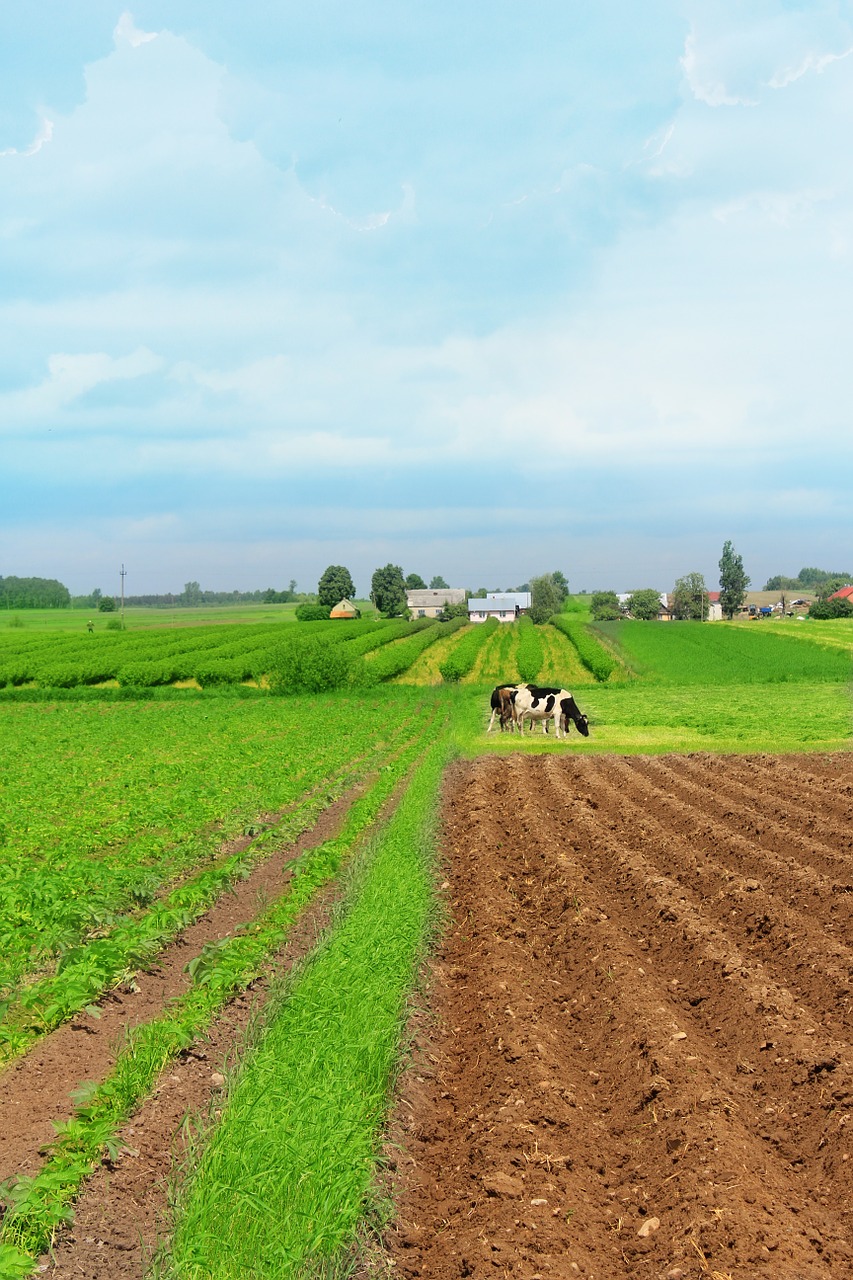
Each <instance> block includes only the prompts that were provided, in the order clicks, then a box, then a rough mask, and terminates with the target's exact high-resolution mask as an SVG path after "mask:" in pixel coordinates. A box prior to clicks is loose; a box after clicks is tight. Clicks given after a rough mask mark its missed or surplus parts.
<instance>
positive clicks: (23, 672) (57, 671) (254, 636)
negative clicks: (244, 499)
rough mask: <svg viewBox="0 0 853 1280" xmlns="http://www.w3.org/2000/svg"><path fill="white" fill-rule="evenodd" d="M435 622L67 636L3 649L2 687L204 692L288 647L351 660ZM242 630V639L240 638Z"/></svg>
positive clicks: (257, 671)
mask: <svg viewBox="0 0 853 1280" xmlns="http://www.w3.org/2000/svg"><path fill="white" fill-rule="evenodd" d="M431 625H435V624H433V623H432V621H431V620H430V619H420V620H418V621H417V622H387V623H386V622H377V621H374V620H366V621H355V622H348V621H343V622H333V623H329V622H319V623H310V622H309V623H299V624H290V625H289V626H282V625H270V624H267V625H253V624H246V625H244V626H237V627H229V628H228V632H227V634H226V633H223V631H222V630H221V629H219V628H207V629H198V630H193V629H188V628H187V629H182V630H181V631H175V630H167V631H158V632H144V633H128V634H120V633H118V634H107V633H104V634H98V635H96V636H87V637H84V638H82V640H81V638H80V637H78V636H74V635H72V636H68V635H64V634H60V635H54V636H51V637H49V638H47V639H46V638H45V637H43V636H39V637H34V638H33V640H32V642H30V643H29V644H19V645H18V647H17V649H10V647H9V646H4V647H2V648H0V686H3V685H6V686H20V685H23V684H29V683H34V684H36V685H38V686H40V687H43V688H59V689H67V688H75V687H79V686H84V685H95V684H105V683H107V682H108V681H116V682H117V683H118V684H119V685H121V686H122V687H135V688H152V687H157V686H163V685H170V684H175V683H177V682H179V681H192V680H194V681H196V682H197V683H198V684H200V685H202V686H203V687H208V686H221V685H226V684H239V683H240V682H242V681H249V680H253V681H255V682H260V681H261V680H262V679H264V678H266V677H268V676H269V675H270V674H271V672H273V671H274V670H275V663H276V656H277V654H279V653H280V652H281V651H282V649H283V648H284V649H291V648H296V647H312V648H318V649H323V650H328V651H330V652H331V651H332V650H333V649H340V651H341V653H342V654H345V655H346V657H347V663H350V662H352V661H353V660H354V659H355V658H357V657H360V656H362V655H363V654H366V653H368V652H370V651H371V650H372V649H375V648H379V647H381V646H382V645H384V644H388V643H390V642H392V641H394V640H396V639H398V638H399V637H400V636H407V635H413V634H417V633H419V632H421V631H422V630H423V629H424V627H428V626H431ZM235 633H236V634H235Z"/></svg>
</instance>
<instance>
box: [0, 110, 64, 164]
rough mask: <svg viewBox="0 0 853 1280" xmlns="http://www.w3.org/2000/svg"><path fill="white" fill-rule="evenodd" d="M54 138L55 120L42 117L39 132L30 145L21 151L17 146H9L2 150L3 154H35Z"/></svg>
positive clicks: (0, 153) (0, 154)
mask: <svg viewBox="0 0 853 1280" xmlns="http://www.w3.org/2000/svg"><path fill="white" fill-rule="evenodd" d="M52 139H53V121H52V120H48V119H47V117H44V118H43V119H42V122H41V124H40V125H39V128H38V132H37V133H36V136H35V137H34V138H33V140H32V142H31V143H30V145H29V146H28V147H24V149H23V150H22V151H19V150H18V149H17V147H7V148H6V150H5V151H0V157H2V156H35V155H38V153H39V151H41V149H42V147H43V146H45V145H46V144H47V143H48V142H50V141H51V140H52Z"/></svg>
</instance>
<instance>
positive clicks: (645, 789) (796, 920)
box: [613, 761, 853, 1022]
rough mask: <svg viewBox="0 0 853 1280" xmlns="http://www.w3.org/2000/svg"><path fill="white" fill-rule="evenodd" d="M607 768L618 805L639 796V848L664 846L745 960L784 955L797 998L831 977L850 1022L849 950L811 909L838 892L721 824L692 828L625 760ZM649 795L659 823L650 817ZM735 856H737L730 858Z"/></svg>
mask: <svg viewBox="0 0 853 1280" xmlns="http://www.w3.org/2000/svg"><path fill="white" fill-rule="evenodd" d="M613 764H614V770H615V771H617V772H618V774H619V778H618V782H619V787H618V791H617V792H616V798H617V802H618V803H619V804H620V805H621V806H623V807H624V803H625V800H626V798H627V797H628V795H629V794H632V792H633V793H639V799H637V800H636V801H635V803H636V805H637V809H638V811H639V815H641V817H640V816H639V815H634V816H633V817H632V818H631V819H630V821H631V825H632V835H633V838H634V839H635V840H636V841H637V846H638V847H642V848H645V847H647V846H650V847H652V848H653V849H654V848H655V847H656V848H658V849H665V850H666V856H667V863H668V869H669V871H670V872H671V873H672V874H674V875H676V876H677V878H678V879H679V880H680V881H683V882H684V883H686V884H687V885H689V886H690V888H691V891H692V892H693V893H695V894H696V895H697V897H698V898H699V900H700V901H701V903H702V906H703V910H704V911H705V912H706V913H708V914H710V915H711V916H713V918H714V919H715V920H716V921H717V923H718V924H719V925H720V926H721V927H723V928H725V930H726V931H727V932H728V933H730V934H732V935H733V936H736V937H737V938H738V941H739V944H740V945H741V946H743V947H746V948H747V949H748V951H749V954H750V955H752V956H754V957H756V958H758V959H760V960H761V961H762V962H763V963H765V964H770V965H778V963H779V961H780V959H781V958H782V957H783V956H784V957H785V958H786V959H787V960H788V961H789V962H790V963H789V966H788V967H787V976H786V981H787V983H788V984H790V985H792V986H793V987H794V988H795V989H796V990H798V991H799V993H800V996H801V998H802V999H804V1000H806V1001H808V1000H810V999H812V998H814V995H813V993H814V990H815V988H819V989H820V990H821V991H823V989H824V988H825V985H826V980H827V978H831V979H832V981H833V983H834V984H835V1000H836V1005H835V1013H836V1015H837V1017H838V1018H839V1019H841V1020H842V1022H849V1019H850V1016H851V1007H850V1005H851V975H853V948H851V946H850V945H849V944H848V942H847V941H846V938H845V940H839V939H837V938H835V937H834V936H832V935H833V932H834V930H835V924H834V922H833V921H822V920H821V919H820V916H819V914H818V912H817V910H816V904H818V903H827V904H829V905H830V907H831V909H833V911H835V910H836V909H837V908H838V906H839V903H838V898H839V897H840V896H841V895H839V894H838V888H837V884H836V883H835V882H832V881H828V880H827V879H826V877H823V876H819V875H816V874H814V873H809V872H804V873H803V875H802V876H800V875H799V874H797V873H798V872H799V870H800V869H799V868H798V867H796V865H795V866H794V867H793V868H792V867H791V865H790V863H791V861H792V860H791V859H789V858H787V857H785V858H784V859H780V858H773V857H772V856H771V855H770V852H769V851H756V850H755V849H754V848H753V846H752V845H751V844H750V843H749V842H748V841H746V840H745V839H744V838H743V837H742V836H739V835H736V834H732V833H730V832H728V831H727V829H726V827H725V826H724V825H723V824H722V823H720V822H717V821H713V822H709V823H706V824H704V825H702V824H699V825H697V822H696V819H695V816H692V817H691V812H692V811H691V810H690V809H689V808H688V806H686V805H685V804H683V803H682V802H681V801H680V800H677V799H675V798H674V797H672V796H666V797H663V796H662V795H661V793H660V792H658V791H656V790H655V787H654V782H653V780H652V779H651V778H649V777H646V776H644V775H643V773H642V771H641V770H640V769H637V768H636V767H632V765H629V763H628V762H627V761H619V762H617V761H614V762H613ZM632 764H633V762H632ZM655 798H656V799H657V808H658V812H659V813H660V818H656V817H654V816H653V815H652V814H651V813H650V812H648V808H649V806H650V804H651V803H652V802H653V800H654V799H655ZM664 818H665V819H666V821H665V822H664V821H663V819H664ZM679 828H681V829H683V830H685V831H686V832H687V841H686V842H685V843H682V842H680V841H674V840H673V839H672V835H673V831H674V830H677V829H679ZM756 852H757V853H758V856H757V857H756V856H755V855H756ZM738 853H739V854H740V855H741V858H740V859H739V858H737V857H736V856H735V855H737V854H738ZM803 880H804V881H805V883H806V885H807V886H808V888H807V890H804V889H803V884H802V881H803ZM780 895H785V896H784V897H780ZM842 901H843V898H842ZM839 924H840V927H842V928H843V932H844V933H845V935H846V934H848V933H849V923H848V920H847V919H846V918H843V919H841V918H840V919H839ZM817 953H820V956H821V964H820V971H819V972H816V970H815V967H814V963H813V957H814V955H815V954H817Z"/></svg>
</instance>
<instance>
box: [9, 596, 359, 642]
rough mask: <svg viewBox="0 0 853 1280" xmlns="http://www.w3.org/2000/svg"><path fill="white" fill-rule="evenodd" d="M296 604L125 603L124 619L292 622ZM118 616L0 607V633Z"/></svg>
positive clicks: (147, 623) (73, 627) (173, 623)
mask: <svg viewBox="0 0 853 1280" xmlns="http://www.w3.org/2000/svg"><path fill="white" fill-rule="evenodd" d="M353 603H354V604H355V605H357V606H358V608H359V609H360V610H361V612H362V616H363V617H369V616H375V615H376V610H375V609H374V608H373V605H372V604H371V603H370V601H369V600H354V601H353ZM296 609H297V605H296V604H233V605H199V606H198V607H187V608H181V607H178V606H174V607H166V608H162V609H154V608H147V607H145V606H143V605H132V606H131V605H127V606H126V607H125V610H124V622H125V626H126V627H127V629H128V630H129V631H136V630H138V629H140V628H149V627H198V626H209V625H211V624H223V625H224V624H234V623H239V622H295V621H296V616H295V615H296ZM119 617H120V610H119V609H117V610H116V611H115V613H100V612H99V611H98V610H97V609H94V610H87V609H71V608H68V609H3V610H0V636H2V635H3V633H4V632H5V631H7V630H13V631H17V632H18V633H20V632H21V631H25V632H44V631H76V632H79V633H80V634H84V633H86V631H87V624H88V623H89V621H90V620H91V621H92V622H94V624H95V631H96V632H99V631H105V630H106V628H107V623H108V622H109V621H110V620H112V619H117V618H119Z"/></svg>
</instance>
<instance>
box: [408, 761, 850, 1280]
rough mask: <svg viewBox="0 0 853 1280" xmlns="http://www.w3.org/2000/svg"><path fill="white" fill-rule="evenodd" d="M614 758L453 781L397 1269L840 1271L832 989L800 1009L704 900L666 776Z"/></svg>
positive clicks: (841, 1107)
mask: <svg viewBox="0 0 853 1280" xmlns="http://www.w3.org/2000/svg"><path fill="white" fill-rule="evenodd" d="M616 764H617V762H615V761H613V760H612V759H609V758H607V757H591V756H588V757H568V756H564V757H557V756H549V757H547V758H541V757H540V758H530V757H527V758H524V759H520V758H518V757H515V758H511V759H509V760H507V759H499V758H492V759H489V760H479V761H475V762H473V763H471V764H468V765H460V766H458V768H457V770H456V772H455V775H454V777H453V780H452V782H451V783H450V784H449V786H448V789H447V796H446V803H445V856H446V867H447V876H448V881H449V884H450V890H449V896H450V901H451V906H452V924H451V926H450V927H449V929H448V932H447V936H446V939H445V944H444V947H443V949H442V952H441V955H440V956H439V958H438V961H437V963H436V967H435V977H434V986H433V997H434V1000H433V1007H434V1015H435V1018H436V1021H435V1024H434V1025H433V1027H432V1028H431V1032H430V1035H429V1037H427V1036H424V1037H422V1039H421V1042H420V1048H419V1053H418V1057H417V1060H416V1063H415V1065H414V1067H413V1069H412V1070H411V1071H410V1072H408V1073H407V1075H406V1077H405V1079H404V1098H405V1104H401V1107H400V1108H399V1109H398V1112H397V1120H396V1128H395V1130H394V1133H393V1136H394V1138H395V1139H397V1140H399V1141H402V1146H403V1154H402V1156H394V1157H392V1159H393V1161H394V1163H395V1164H396V1168H397V1172H396V1182H395V1183H394V1187H395V1190H396V1193H397V1195H398V1197H399V1205H400V1208H399V1215H398V1218H397V1222H396V1224H395V1227H394V1229H393V1230H392V1231H390V1232H389V1233H388V1238H387V1245H388V1248H389V1249H390V1250H391V1253H392V1258H393V1263H394V1267H395V1270H396V1271H397V1272H398V1273H399V1274H401V1275H404V1276H429V1277H431V1278H434V1280H445V1278H446V1277H459V1276H475V1277H480V1276H487V1275H488V1276H492V1275H495V1274H499V1275H500V1274H503V1275H510V1276H515V1275H518V1276H525V1277H530V1278H532V1277H536V1276H539V1277H545V1276H548V1275H553V1276H560V1277H563V1276H566V1277H568V1276H575V1275H582V1276H585V1277H587V1278H588V1280H620V1278H621V1277H629V1276H630V1277H632V1278H633V1277H637V1278H640V1280H646V1278H647V1280H652V1278H653V1277H654V1278H655V1280H660V1278H661V1277H665V1276H669V1277H671V1278H672V1280H675V1278H676V1277H684V1278H685V1280H686V1278H688V1277H689V1278H690V1280H699V1278H700V1277H712V1276H716V1277H718V1278H719V1277H725V1276H745V1275H766V1276H768V1277H773V1280H794V1278H795V1277H796V1280H802V1278H803V1277H809V1278H810V1280H811V1278H814V1280H824V1278H829V1277H835V1278H836V1280H840V1278H841V1277H846V1276H847V1275H848V1274H850V1271H851V1267H853V1253H851V1240H853V1234H851V1232H853V1222H851V1218H850V1212H851V1210H850V1204H851V1197H850V1191H851V1184H850V1161H851V1157H853V1153H851V1141H850V1132H849V1123H848V1122H849V1121H850V1111H851V1106H853V1081H851V1074H850V1045H849V1042H848V1041H847V1040H846V1039H842V1038H837V1037H836V1036H835V1035H834V1034H831V1030H830V1028H829V1026H828V1022H829V1020H830V1016H831V1014H832V1011H833V1005H834V1001H835V989H834V986H833V984H831V983H827V984H826V985H825V987H824V989H823V990H822V991H821V989H820V987H819V985H816V986H815V987H814V988H813V990H812V995H813V996H814V999H813V1002H812V1007H811V1009H810V1011H809V1012H807V1011H806V1009H805V1008H804V1007H803V1005H802V1003H801V1002H800V1001H799V1000H798V999H797V998H795V996H794V994H792V992H791V991H790V990H789V989H788V987H787V985H786V984H787V975H786V974H785V972H784V970H782V971H780V970H778V969H776V968H774V967H773V966H772V965H771V964H770V963H769V962H768V964H767V965H762V964H759V963H756V962H755V959H754V957H752V956H748V957H747V956H745V955H744V954H742V953H741V947H742V943H741V940H740V938H739V937H738V938H737V939H735V938H733V937H732V936H731V934H730V932H729V930H728V929H727V927H726V917H725V914H724V913H721V914H720V915H719V921H718V922H717V921H715V920H710V919H709V918H708V910H707V904H706V903H705V902H704V901H703V900H702V898H701V896H698V897H697V894H696V888H695V886H700V887H701V886H702V884H703V883H710V881H709V880H706V879H705V878H703V875H700V874H698V872H697V871H696V870H691V858H692V859H694V860H695V859H696V858H697V857H701V856H702V855H701V854H697V853H696V850H695V847H694V844H693V842H692V837H691V834H690V831H689V828H688V827H687V826H686V825H684V826H683V827H681V828H680V829H679V830H675V831H673V830H671V825H672V824H671V813H672V811H671V808H670V807H669V806H668V805H667V804H666V803H665V800H666V795H665V791H666V786H667V783H666V780H665V779H662V781H661V786H662V788H663V791H662V792H661V793H659V794H657V795H656V793H655V791H654V787H652V789H651V790H647V789H646V787H645V784H644V785H643V786H642V787H640V788H639V791H635V790H634V788H633V786H632V787H630V788H627V787H626V776H625V768H624V767H622V766H619V767H616ZM627 767H628V768H630V762H627ZM810 767H811V766H810V764H809V761H808V760H804V761H803V764H802V768H803V773H804V776H806V775H808V773H809V770H810ZM768 774H769V777H768V786H769V787H772V786H773V785H774V783H773V778H772V773H771V772H770V768H769V769H768ZM760 776H761V774H760V770H759V771H758V777H759V778H760ZM750 785H752V784H750ZM759 790H760V788H759ZM806 790H807V788H806ZM638 794H639V797H640V801H641V803H642V808H641V807H640V805H638V801H637V798H636V797H637V795H638ZM644 814H645V815H646V817H647V819H648V820H647V821H646V822H645V827H643V815H644ZM620 815H621V816H620ZM696 819H697V820H698V821H699V822H702V821H703V819H702V817H701V815H698V814H697V815H696ZM732 823H733V825H732V826H731V827H729V828H727V830H728V831H729V835H731V834H733V833H734V831H735V828H736V821H735V820H734V819H732ZM821 891H822V890H821ZM780 892H781V888H780ZM779 905H783V904H777V911H778V906H779ZM817 958H818V957H812V959H813V960H814V959H817Z"/></svg>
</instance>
